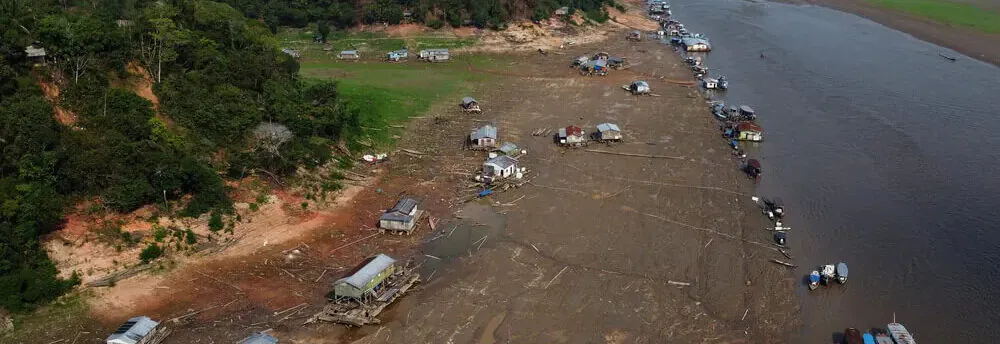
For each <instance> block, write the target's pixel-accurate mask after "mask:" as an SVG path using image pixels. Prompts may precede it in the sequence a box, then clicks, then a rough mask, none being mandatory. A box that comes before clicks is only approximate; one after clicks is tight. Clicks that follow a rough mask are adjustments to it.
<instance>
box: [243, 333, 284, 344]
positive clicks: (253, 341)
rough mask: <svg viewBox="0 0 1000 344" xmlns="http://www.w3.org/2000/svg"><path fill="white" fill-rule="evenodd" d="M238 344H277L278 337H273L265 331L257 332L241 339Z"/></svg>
mask: <svg viewBox="0 0 1000 344" xmlns="http://www.w3.org/2000/svg"><path fill="white" fill-rule="evenodd" d="M239 344H278V338H274V337H272V336H271V335H269V334H266V333H260V332H257V333H254V334H252V335H250V337H246V338H245V339H243V340H241V341H240V343H239Z"/></svg>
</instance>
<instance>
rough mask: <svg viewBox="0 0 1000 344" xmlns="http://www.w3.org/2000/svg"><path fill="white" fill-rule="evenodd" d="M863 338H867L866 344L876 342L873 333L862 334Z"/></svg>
mask: <svg viewBox="0 0 1000 344" xmlns="http://www.w3.org/2000/svg"><path fill="white" fill-rule="evenodd" d="M861 339H864V340H865V344H875V336H872V334H871V333H865V334H863V335H861Z"/></svg>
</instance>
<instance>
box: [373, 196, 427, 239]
mask: <svg viewBox="0 0 1000 344" xmlns="http://www.w3.org/2000/svg"><path fill="white" fill-rule="evenodd" d="M419 203H420V202H417V200H415V199H413V198H410V197H403V198H401V199H399V201H398V202H396V205H394V206H392V208H389V209H388V210H386V211H385V213H382V216H380V217H379V218H378V227H379V228H382V229H384V230H387V231H392V232H395V233H398V234H409V233H410V231H412V230H413V227H414V226H416V224H417V220H418V219H420V214H422V213H423V211H422V210H420V209H419V208H418V207H417V205H418V204H419Z"/></svg>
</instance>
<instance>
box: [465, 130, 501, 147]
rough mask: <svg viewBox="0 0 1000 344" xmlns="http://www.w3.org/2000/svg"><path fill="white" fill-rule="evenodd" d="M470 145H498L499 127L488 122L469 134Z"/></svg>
mask: <svg viewBox="0 0 1000 344" xmlns="http://www.w3.org/2000/svg"><path fill="white" fill-rule="evenodd" d="M469 145H470V146H472V148H478V149H483V148H493V147H496V146H497V127H496V126H494V125H492V124H487V125H484V126H482V127H479V129H476V130H474V131H472V133H470V134H469Z"/></svg>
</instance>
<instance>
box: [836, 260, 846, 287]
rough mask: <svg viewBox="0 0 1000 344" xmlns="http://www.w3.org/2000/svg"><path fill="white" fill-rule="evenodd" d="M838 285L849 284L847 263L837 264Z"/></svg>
mask: <svg viewBox="0 0 1000 344" xmlns="http://www.w3.org/2000/svg"><path fill="white" fill-rule="evenodd" d="M837 283H840V284H844V283H847V263H844V262H840V263H837Z"/></svg>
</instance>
